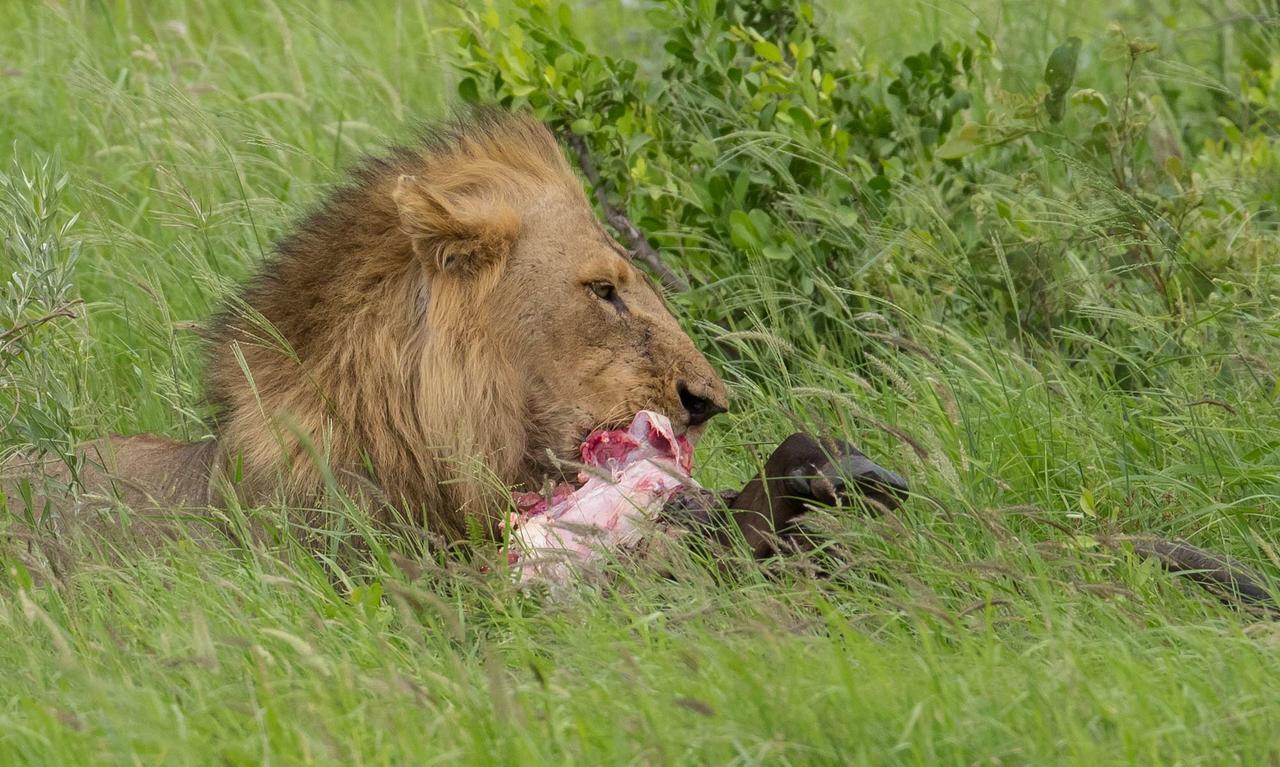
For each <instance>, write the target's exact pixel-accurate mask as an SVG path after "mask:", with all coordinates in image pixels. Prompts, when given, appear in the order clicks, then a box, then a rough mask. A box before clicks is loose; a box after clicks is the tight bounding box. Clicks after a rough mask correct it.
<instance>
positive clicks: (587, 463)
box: [508, 410, 697, 583]
mask: <svg viewBox="0 0 1280 767" xmlns="http://www.w3.org/2000/svg"><path fill="white" fill-rule="evenodd" d="M582 464H583V468H582V470H581V471H580V472H579V473H578V481H579V483H581V486H580V487H578V488H577V489H575V488H573V486H571V485H569V484H564V483H562V484H560V485H558V486H557V487H556V488H554V489H553V490H552V491H551V493H549V494H548V495H546V496H544V495H543V494H540V493H515V494H514V495H513V497H514V500H515V504H516V509H517V513H515V514H513V515H512V516H511V518H510V519H509V520H508V527H509V529H510V530H511V543H512V549H511V554H510V559H511V564H512V565H513V566H514V567H515V568H516V569H517V570H518V571H519V573H520V580H521V581H522V582H529V581H534V580H545V581H549V582H551V583H563V582H565V581H566V580H568V579H569V577H570V576H571V574H572V572H573V571H574V570H575V569H577V568H580V567H582V566H584V565H590V564H593V563H598V562H599V561H600V560H601V559H603V558H604V557H605V556H607V554H608V552H611V551H617V550H619V549H620V548H622V547H625V546H627V545H628V544H632V543H636V542H637V541H638V540H639V538H640V536H641V534H642V532H643V529H644V527H645V525H646V523H648V522H651V521H653V520H654V518H655V517H656V516H657V514H658V512H659V511H660V510H661V509H662V506H663V504H664V503H665V502H666V501H667V499H669V498H670V497H671V496H672V495H674V494H675V493H676V492H677V491H679V490H680V489H681V488H684V487H697V483H695V482H694V481H693V479H692V478H691V477H690V476H689V473H690V471H692V469H693V449H692V447H691V446H690V445H689V441H688V440H687V439H685V438H684V436H683V435H681V436H677V435H676V434H675V433H674V432H673V430H672V428H671V422H670V421H669V420H667V418H666V417H665V416H662V415H659V414H658V413H654V412H652V411H649V410H642V411H640V412H639V413H638V414H636V417H635V419H634V420H632V422H631V425H630V426H628V427H627V428H626V429H614V430H611V431H597V432H593V433H592V434H591V436H589V437H587V439H586V441H585V442H583V443H582Z"/></svg>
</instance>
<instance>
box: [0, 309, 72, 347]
mask: <svg viewBox="0 0 1280 767" xmlns="http://www.w3.org/2000/svg"><path fill="white" fill-rule="evenodd" d="M81 303H84V302H83V301H81V300H80V299H78V298H77V299H76V300H74V301H72V302H71V303H69V304H65V305H63V306H60V307H58V308H57V309H55V310H54V311H52V312H49V313H48V314H46V315H44V316H43V317H37V318H35V319H34V320H30V321H28V322H20V323H18V324H17V325H14V326H13V327H11V328H9V329H8V330H6V331H4V332H3V333H0V353H3V352H4V351H5V350H6V349H8V348H9V346H10V344H13V343H16V342H17V340H18V339H19V338H22V337H23V336H24V335H26V334H27V333H29V332H31V331H32V330H35V329H36V328H37V327H39V326H40V325H43V324H45V323H46V322H51V321H53V320H56V319H58V318H59V317H70V318H74V317H76V316H77V315H76V313H75V311H74V310H73V307H75V306H76V305H78V304H81Z"/></svg>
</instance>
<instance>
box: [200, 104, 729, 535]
mask: <svg viewBox="0 0 1280 767" xmlns="http://www.w3.org/2000/svg"><path fill="white" fill-rule="evenodd" d="M238 303H239V305H240V306H241V307H242V309H241V310H240V311H233V312H228V313H227V314H226V315H224V318H223V321H222V322H221V323H220V325H219V330H218V333H217V343H216V344H215V345H214V350H215V353H214V357H213V360H212V365H211V367H212V386H213V392H212V393H213V395H214V398H215V400H216V401H217V402H219V403H220V404H221V405H222V416H221V419H220V422H219V424H220V429H219V432H220V438H221V439H222V441H223V444H224V447H225V449H226V451H227V452H228V454H229V457H232V458H234V459H235V460H237V461H238V462H239V465H242V466H243V467H244V468H243V472H242V473H243V474H244V475H245V477H246V483H247V486H248V487H249V489H250V490H253V491H255V492H259V493H260V492H263V491H265V490H267V489H268V487H269V486H270V485H268V484H267V483H272V482H274V481H275V479H274V478H276V477H282V478H283V480H284V481H283V484H280V485H278V487H280V488H282V489H284V490H285V491H286V495H287V496H288V497H290V498H293V499H295V500H305V499H307V498H309V497H310V496H313V495H314V494H315V493H316V492H317V491H318V490H319V489H320V488H321V485H320V476H321V475H320V474H318V473H317V471H316V470H315V468H314V465H315V461H314V460H311V456H313V455H314V454H316V453H318V454H320V455H322V456H324V457H326V458H327V461H328V463H329V464H330V465H331V466H333V467H334V468H335V469H337V470H338V472H337V473H339V474H345V475H351V476H356V477H360V478H367V479H371V480H372V485H374V486H377V487H379V488H380V489H381V490H382V491H383V492H384V493H385V494H386V496H387V500H389V501H391V502H392V503H393V504H395V505H398V506H401V507H408V508H409V509H412V510H414V511H418V510H422V511H426V512H428V513H430V514H432V516H434V517H435V518H437V519H439V520H441V521H444V522H445V523H447V524H449V525H450V526H455V525H456V524H457V523H459V522H460V514H459V512H460V511H464V512H465V511H468V510H475V511H481V509H478V508H475V507H476V505H477V504H487V505H492V504H493V501H494V493H493V492H492V488H493V487H495V486H496V485H499V484H506V485H511V484H523V485H526V486H528V485H536V483H538V482H540V481H541V479H542V477H543V476H545V475H547V474H549V473H551V472H552V471H553V470H554V466H555V461H554V460H552V459H551V458H549V457H548V454H549V453H550V454H552V455H555V456H558V457H560V458H569V457H572V456H573V455H574V454H575V451H576V447H577V445H578V444H579V442H580V441H581V440H582V438H583V437H584V436H585V435H586V434H587V433H588V432H589V431H590V430H592V429H594V428H597V427H601V426H616V425H619V424H623V423H625V422H627V421H629V420H630V418H631V416H633V415H634V414H635V412H636V411H638V410H640V409H646V408H647V409H652V410H656V411H658V412H660V413H663V414H665V415H667V416H668V417H669V418H670V419H671V421H672V423H673V424H674V425H675V426H676V428H677V430H679V431H687V433H688V436H689V437H690V438H691V439H696V438H697V437H698V436H699V434H700V433H701V430H702V426H703V424H704V423H705V422H706V421H707V419H709V418H710V417H712V416H714V415H715V414H717V413H719V412H723V411H724V409H725V408H726V407H727V399H726V393H725V388H724V385H723V383H722V382H721V381H720V379H719V378H718V377H717V376H716V374H715V372H714V371H713V370H712V368H711V366H710V365H709V364H708V363H707V361H706V359H705V358H704V357H703V356H702V355H701V354H700V353H699V352H698V351H697V349H696V348H695V347H694V345H693V343H692V341H691V340H690V339H689V337H688V336H687V335H686V334H685V333H684V332H683V331H682V330H681V328H680V326H679V324H678V323H677V322H676V321H675V319H674V318H673V317H672V316H671V313H670V312H669V311H668V310H667V308H666V306H665V305H664V303H663V301H662V298H661V297H660V295H659V293H658V291H657V290H656V289H655V288H654V286H653V284H652V283H651V282H650V281H649V280H648V279H647V278H646V277H645V276H644V275H643V274H642V273H641V272H640V271H639V270H638V269H637V268H636V266H635V265H634V264H633V263H632V262H631V260H630V259H629V258H628V256H627V254H626V252H625V251H624V250H623V249H622V248H621V247H620V246H619V245H618V244H617V243H616V242H615V241H614V240H613V239H612V238H611V237H610V236H609V235H608V234H607V233H606V232H605V230H604V229H603V228H602V227H601V226H600V224H599V222H598V221H597V220H596V218H595V216H594V214H593V212H592V210H591V206H590V205H589V203H588V202H587V200H586V197H585V196H584V194H583V190H582V185H581V182H580V181H579V180H578V178H577V177H576V176H575V175H574V173H573V171H572V170H571V169H570V168H569V166H568V164H567V163H566V162H565V160H564V157H563V155H562V153H561V150H560V148H559V146H558V145H557V143H556V142H555V140H554V138H553V137H552V136H551V134H550V133H549V132H548V131H547V130H546V128H544V127H543V126H542V125H541V124H539V123H538V122H536V121H535V120H533V119H532V118H529V117H524V116H513V115H509V114H495V113H485V114H483V115H480V116H477V117H474V118H472V119H470V120H468V121H465V122H460V123H455V124H453V125H452V126H450V127H448V128H446V129H443V130H441V131H437V132H435V133H433V134H431V135H430V136H429V137H427V138H426V139H425V140H424V141H423V143H422V144H421V145H420V146H418V147H415V148H411V149H404V150H398V151H397V152H396V153H395V154H394V155H393V156H392V157H391V158H389V159H385V160H377V161H373V162H371V163H369V164H367V165H366V166H364V167H363V169H362V170H360V171H359V172H358V173H357V174H356V178H355V182H354V183H353V184H351V185H350V186H348V187H346V188H344V189H342V190H340V191H338V192H337V193H335V194H334V195H333V197H332V198H331V199H330V200H329V201H328V202H327V203H326V204H325V205H324V206H322V207H321V209H320V210H318V211H317V212H316V213H315V214H313V215H312V216H311V217H310V218H309V219H308V220H307V221H306V222H304V223H303V225H302V226H301V227H300V229H299V231H298V232H297V233H295V234H294V235H292V236H290V237H288V238H286V239H285V240H283V241H282V243H281V244H280V247H279V256H278V258H277V259H276V260H275V261H274V262H273V263H272V264H270V265H269V266H268V267H267V268H266V270H264V272H263V274H262V275H261V277H260V278H259V279H258V280H257V281H256V282H255V283H254V284H253V285H252V286H251V287H250V288H249V289H248V290H247V291H246V292H245V294H244V296H243V298H242V301H241V302H238ZM259 316H260V317H261V318H265V320H267V321H268V323H269V326H268V325H267V323H262V322H261V321H260V320H258V319H257V318H258V317H259ZM311 446H314V449H312V447H311ZM477 470H479V472H480V473H483V474H489V475H491V476H490V477H489V481H488V482H486V481H485V480H484V479H483V478H481V477H477V476H476V474H477ZM494 480H496V482H495V481H494ZM364 484H365V485H368V484H370V483H368V482H364ZM486 488H488V489H486ZM492 510H493V509H490V511H492Z"/></svg>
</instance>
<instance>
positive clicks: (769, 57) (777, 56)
mask: <svg viewBox="0 0 1280 767" xmlns="http://www.w3.org/2000/svg"><path fill="white" fill-rule="evenodd" d="M752 46H753V47H754V48H755V49H756V55H757V56H759V57H760V58H762V59H764V60H765V61H772V62H773V63H775V64H781V63H782V49H781V48H779V47H778V46H776V45H774V44H773V43H771V42H769V41H768V40H757V41H756V42H754V43H752Z"/></svg>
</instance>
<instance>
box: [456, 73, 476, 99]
mask: <svg viewBox="0 0 1280 767" xmlns="http://www.w3.org/2000/svg"><path fill="white" fill-rule="evenodd" d="M458 98H460V99H462V100H463V101H464V102H465V103H467V104H474V103H476V102H478V101H479V100H480V88H479V87H478V86H477V85H476V81H475V78H472V77H464V78H462V80H460V81H459V82H458Z"/></svg>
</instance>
